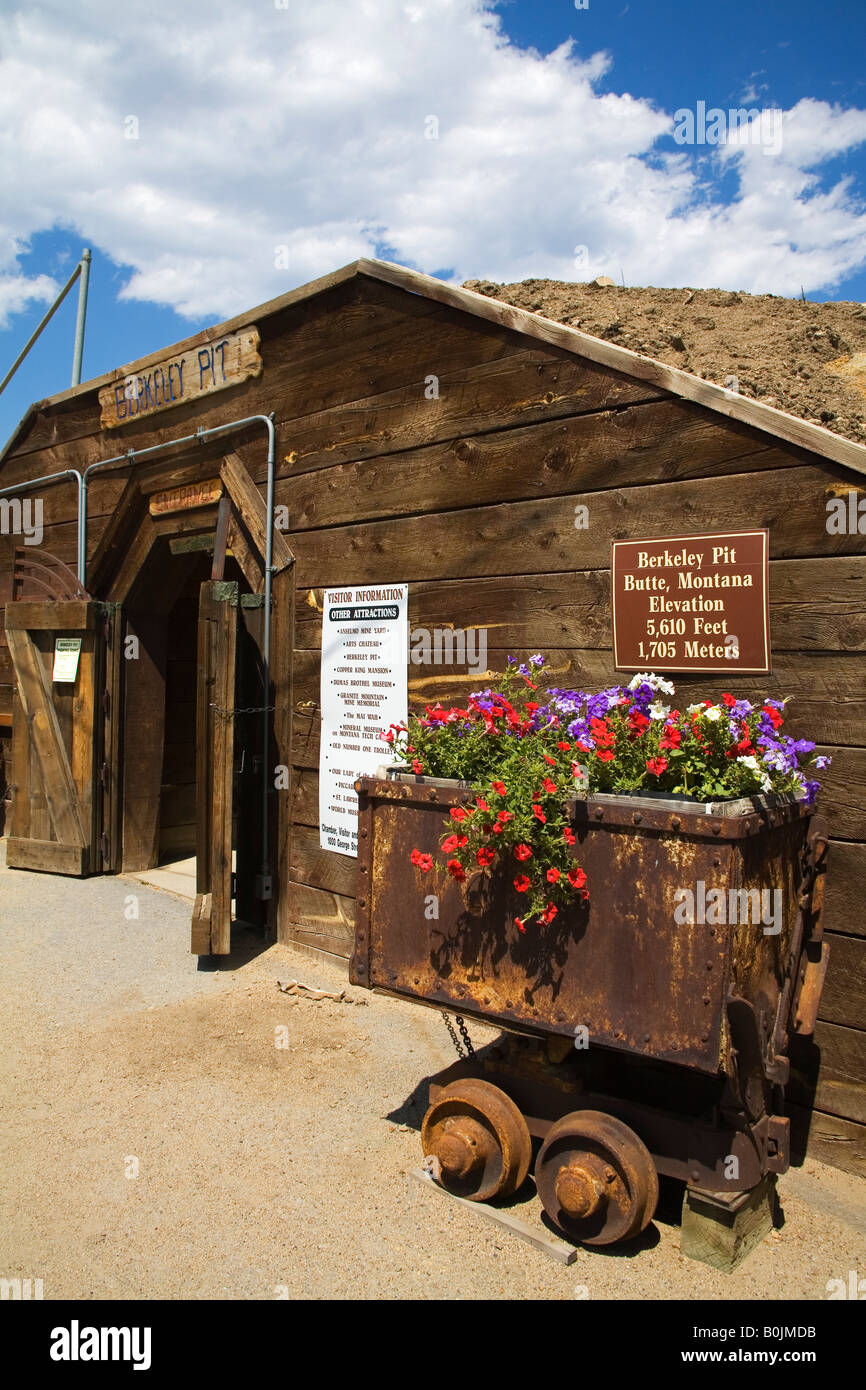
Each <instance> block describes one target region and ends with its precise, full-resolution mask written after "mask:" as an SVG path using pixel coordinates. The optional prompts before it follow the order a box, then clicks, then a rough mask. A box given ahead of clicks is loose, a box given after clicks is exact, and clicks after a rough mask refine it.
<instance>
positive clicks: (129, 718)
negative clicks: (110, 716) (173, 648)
mask: <svg viewBox="0 0 866 1390" xmlns="http://www.w3.org/2000/svg"><path fill="white" fill-rule="evenodd" d="M126 634H127V636H129V637H137V638H138V657H137V659H136V660H131V661H126V660H125V661H124V668H125V669H124V708H123V713H122V724H123V728H124V729H125V730H127V731H129V732H128V733H127V736H126V737H125V738H124V739H123V745H122V746H123V775H122V797H123V812H122V819H123V832H122V837H121V840H122V848H121V856H122V858H121V862H122V867H123V872H124V873H139V872H141V870H142V869H153V868H155V867H156V864H157V861H158V858H159V793H160V783H161V781H162V757H163V745H164V739H165V672H166V624H165V619H164V617H163V616H162V615H161V614H159V613H156V612H140V611H130V612H128V613H127V614H126ZM133 731H134V732H133Z"/></svg>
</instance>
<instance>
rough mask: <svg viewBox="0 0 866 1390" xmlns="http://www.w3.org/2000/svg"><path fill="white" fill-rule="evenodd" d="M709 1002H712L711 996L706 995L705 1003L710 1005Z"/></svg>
mask: <svg viewBox="0 0 866 1390" xmlns="http://www.w3.org/2000/svg"><path fill="white" fill-rule="evenodd" d="M709 1002H710V996H709V995H708V994H705V995H704V1003H705V1004H709Z"/></svg>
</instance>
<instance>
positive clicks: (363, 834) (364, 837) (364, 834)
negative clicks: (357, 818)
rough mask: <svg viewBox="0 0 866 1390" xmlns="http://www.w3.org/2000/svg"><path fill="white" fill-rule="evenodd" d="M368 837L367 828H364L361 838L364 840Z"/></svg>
mask: <svg viewBox="0 0 866 1390" xmlns="http://www.w3.org/2000/svg"><path fill="white" fill-rule="evenodd" d="M366 838H367V832H366V830H362V831H361V839H362V840H366Z"/></svg>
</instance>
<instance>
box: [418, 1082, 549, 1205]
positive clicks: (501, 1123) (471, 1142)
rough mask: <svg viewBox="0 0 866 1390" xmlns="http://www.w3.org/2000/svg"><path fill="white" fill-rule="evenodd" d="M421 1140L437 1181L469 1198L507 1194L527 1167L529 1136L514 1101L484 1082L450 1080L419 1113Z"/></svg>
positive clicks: (475, 1199) (483, 1200)
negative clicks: (434, 1162)
mask: <svg viewBox="0 0 866 1390" xmlns="http://www.w3.org/2000/svg"><path fill="white" fill-rule="evenodd" d="M421 1144H422V1146H423V1148H424V1153H425V1155H426V1156H427V1157H428V1158H431V1157H432V1158H434V1159H436V1160H438V1173H437V1174H436V1176H437V1178H438V1181H439V1183H440V1185H441V1186H442V1187H444V1188H446V1190H447V1191H448V1192H453V1193H454V1194H455V1196H457V1197H466V1198H468V1199H469V1201H470V1202H487V1201H489V1200H490V1198H491V1197H510V1196H511V1194H512V1193H513V1192H516V1191H517V1189H518V1187H520V1185H521V1184H522V1182H523V1181H524V1179H525V1178H526V1175H527V1173H528V1172H529V1164H530V1160H531V1158H532V1141H531V1140H530V1138H529V1130H528V1128H527V1125H526V1121H525V1120H524V1118H523V1116H522V1115H521V1113H520V1111H519V1110H518V1108H517V1106H516V1105H515V1104H514V1101H513V1100H511V1098H510V1097H509V1096H507V1095H506V1094H505V1092H504V1091H500V1089H499V1087H498V1086H491V1084H490V1082H489V1081H479V1080H476V1079H474V1078H468V1079H467V1080H465V1081H452V1083H451V1085H450V1086H446V1087H445V1088H444V1089H443V1090H442V1091H440V1093H439V1096H438V1097H437V1099H436V1100H435V1101H434V1102H433V1104H432V1105H431V1106H430V1109H429V1110H428V1111H427V1114H426V1115H425V1116H424V1123H423V1124H422V1126H421Z"/></svg>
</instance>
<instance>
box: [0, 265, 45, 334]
mask: <svg viewBox="0 0 866 1390" xmlns="http://www.w3.org/2000/svg"><path fill="white" fill-rule="evenodd" d="M58 293H59V286H58V285H57V283H56V282H55V281H54V280H52V279H51V278H50V276H48V275H34V276H32V277H28V276H26V275H0V329H2V328H8V327H9V322H10V319H11V318H12V315H13V314H20V313H21V310H22V309H26V308H27V306H28V304H30V303H31V302H32V301H33V300H36V302H37V303H45V304H47V303H48V301H49V300H51V299H54V297H55V296H56V295H57V294H58Z"/></svg>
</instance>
